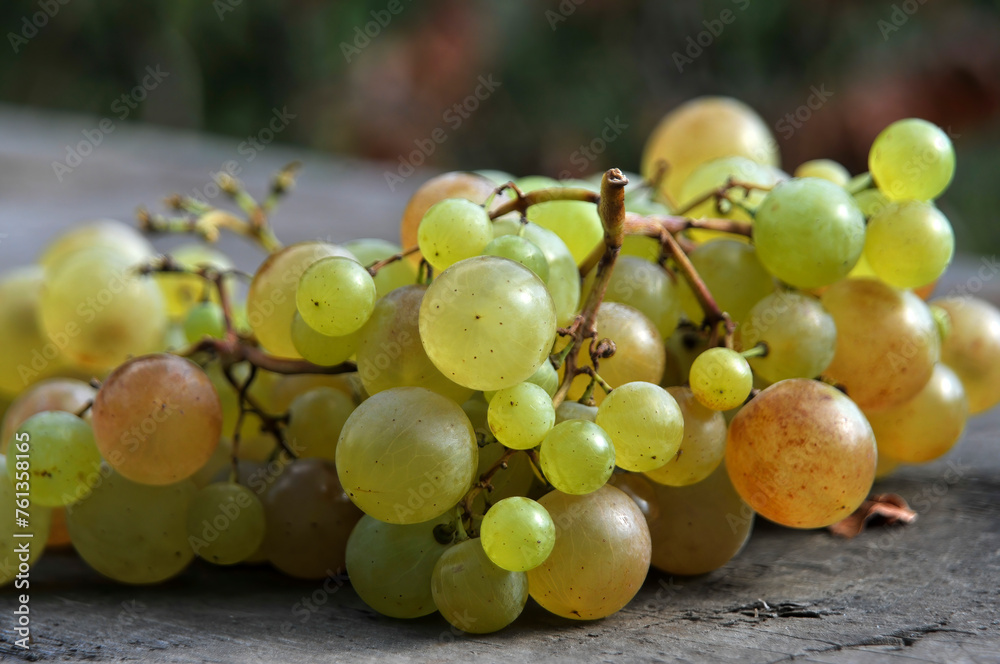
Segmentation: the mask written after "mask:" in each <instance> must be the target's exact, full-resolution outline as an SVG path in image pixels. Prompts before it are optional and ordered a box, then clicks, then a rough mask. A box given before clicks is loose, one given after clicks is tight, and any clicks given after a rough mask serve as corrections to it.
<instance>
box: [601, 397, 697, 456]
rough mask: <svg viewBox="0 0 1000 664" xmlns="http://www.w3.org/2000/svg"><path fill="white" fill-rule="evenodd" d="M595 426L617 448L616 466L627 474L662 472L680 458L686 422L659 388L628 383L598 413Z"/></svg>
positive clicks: (676, 407)
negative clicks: (673, 459)
mask: <svg viewBox="0 0 1000 664" xmlns="http://www.w3.org/2000/svg"><path fill="white" fill-rule="evenodd" d="M596 423H597V425H598V426H599V427H601V428H602V429H603V430H604V431H605V432H607V434H608V436H609V437H610V438H611V442H612V443H613V444H614V447H615V463H616V464H617V465H618V467H619V468H624V469H625V470H635V471H645V470H653V469H654V468H659V467H660V466H662V465H663V464H665V463H667V462H668V461H670V459H671V458H673V457H674V455H676V454H677V449H678V448H679V447H680V444H681V439H682V438H683V437H684V420H683V418H682V417H681V409H680V408H679V407H678V405H677V402H676V401H675V400H674V398H673V397H672V396H671V395H670V394H669V393H667V391H666V390H664V389H663V388H662V387H660V386H659V385H654V384H652V383H642V382H634V383H626V384H625V385H621V386H619V387H617V388H615V390H614V391H613V392H612V393H611V394H609V395H608V396H607V397H606V398H605V399H604V401H603V402H602V403H601V406H600V408H598V409H597V420H596Z"/></svg>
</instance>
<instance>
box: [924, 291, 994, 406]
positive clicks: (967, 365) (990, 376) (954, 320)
mask: <svg viewBox="0 0 1000 664" xmlns="http://www.w3.org/2000/svg"><path fill="white" fill-rule="evenodd" d="M932 304H934V305H935V306H937V307H940V308H941V309H943V310H944V311H946V312H947V314H948V320H949V321H950V323H951V325H950V327H951V329H950V331H949V332H948V336H947V337H946V338H945V340H944V343H943V344H942V348H941V361H942V362H944V363H945V364H947V365H948V367H949V368H951V369H952V370H953V371H954V372H955V373H956V374H958V377H959V379H960V380H961V381H962V385H963V386H964V387H965V394H966V395H967V396H968V399H969V412H970V413H971V414H973V415H975V414H977V413H983V412H985V411H987V410H989V409H990V408H992V407H993V406H995V405H996V404H998V403H1000V311H998V310H997V308H996V307H995V306H993V305H992V304H990V303H989V302H986V301H984V300H980V299H978V298H975V297H948V298H942V299H938V300H934V301H933V302H932Z"/></svg>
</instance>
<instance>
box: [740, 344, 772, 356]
mask: <svg viewBox="0 0 1000 664" xmlns="http://www.w3.org/2000/svg"><path fill="white" fill-rule="evenodd" d="M769 351H770V349H769V348H768V346H767V342H766V341H761V342H760V343H759V344H757V345H756V346H754V347H753V348H748V349H747V350H745V351H743V352H742V353H740V355H742V356H743V357H744V358H745V359H747V360H749V359H750V358H751V357H767V354H768V352H769Z"/></svg>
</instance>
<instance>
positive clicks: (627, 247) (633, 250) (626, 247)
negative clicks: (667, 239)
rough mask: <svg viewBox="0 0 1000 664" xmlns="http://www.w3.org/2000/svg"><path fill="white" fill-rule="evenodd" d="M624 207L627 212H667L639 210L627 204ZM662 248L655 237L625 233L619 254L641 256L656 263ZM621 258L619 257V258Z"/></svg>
mask: <svg viewBox="0 0 1000 664" xmlns="http://www.w3.org/2000/svg"><path fill="white" fill-rule="evenodd" d="M625 209H626V210H628V211H629V212H636V213H638V214H667V212H665V211H663V212H661V211H656V212H649V213H647V212H643V211H641V210H632V209H629V207H628V204H626V205H625ZM661 251H662V248H661V247H660V241H659V240H657V239H656V238H651V237H648V236H646V235H626V236H625V241H624V242H623V243H622V253H621V256H634V257H635V258H641V259H643V260H644V261H649V262H650V263H656V262H657V261H659V260H660V252H661ZM619 260H621V258H619Z"/></svg>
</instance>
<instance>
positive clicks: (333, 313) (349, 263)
mask: <svg viewBox="0 0 1000 664" xmlns="http://www.w3.org/2000/svg"><path fill="white" fill-rule="evenodd" d="M375 299H376V294H375V281H374V280H373V279H372V276H371V275H370V274H368V270H366V269H365V268H364V267H362V265H361V264H360V263H358V262H357V260H355V259H353V258H347V257H344V256H328V257H326V258H321V259H319V260H318V261H316V262H314V263H313V264H312V265H310V266H308V267H307V268H306V270H305V272H303V273H302V277H301V278H300V279H299V287H298V288H297V289H296V291H295V304H296V307H297V308H298V313H299V315H300V316H302V320H304V321H305V322H306V324H308V325H309V327H311V328H313V329H314V330H316V331H317V332H320V333H322V334H326V335H328V336H331V337H342V336H344V335H347V334H351V333H352V332H357V331H358V330H359V329H361V326H362V325H364V324H365V323H366V322H368V319H369V318H370V317H371V315H372V309H374V308H375ZM292 343H293V345H294V339H293V340H292Z"/></svg>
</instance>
